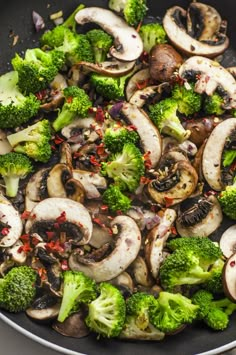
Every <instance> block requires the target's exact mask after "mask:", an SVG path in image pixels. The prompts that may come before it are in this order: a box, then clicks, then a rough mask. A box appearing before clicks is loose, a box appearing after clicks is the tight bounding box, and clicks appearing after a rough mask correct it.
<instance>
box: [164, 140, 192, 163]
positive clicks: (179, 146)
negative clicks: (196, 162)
mask: <svg viewBox="0 0 236 355" xmlns="http://www.w3.org/2000/svg"><path fill="white" fill-rule="evenodd" d="M162 146H163V147H162V151H163V154H164V155H165V154H166V153H169V154H168V155H173V153H172V152H179V153H180V154H181V152H182V154H181V155H180V154H179V157H181V159H180V158H178V160H188V158H187V156H189V157H194V156H195V155H196V154H197V147H196V145H195V144H194V143H193V142H192V141H190V140H188V139H187V140H186V141H184V142H183V143H180V142H179V141H177V140H176V139H175V138H173V137H164V138H163V139H162ZM174 154H175V155H176V154H177V153H174Z"/></svg>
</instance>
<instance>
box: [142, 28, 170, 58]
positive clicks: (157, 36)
mask: <svg viewBox="0 0 236 355" xmlns="http://www.w3.org/2000/svg"><path fill="white" fill-rule="evenodd" d="M139 34H140V37H141V38H142V41H143V49H144V51H145V52H147V53H149V52H150V50H151V49H152V47H153V46H155V45H156V44H163V43H166V42H167V35H166V31H165V30H164V27H163V26H162V25H161V24H159V23H147V24H144V25H142V26H141V27H140V30H139Z"/></svg>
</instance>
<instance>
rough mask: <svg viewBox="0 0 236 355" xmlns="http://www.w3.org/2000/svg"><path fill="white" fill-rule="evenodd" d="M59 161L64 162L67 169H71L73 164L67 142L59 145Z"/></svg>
mask: <svg viewBox="0 0 236 355" xmlns="http://www.w3.org/2000/svg"><path fill="white" fill-rule="evenodd" d="M60 155H61V159H60V163H61V164H66V166H67V167H68V169H69V171H72V168H73V164H72V153H71V146H70V144H69V143H67V142H63V143H62V144H61V146H60Z"/></svg>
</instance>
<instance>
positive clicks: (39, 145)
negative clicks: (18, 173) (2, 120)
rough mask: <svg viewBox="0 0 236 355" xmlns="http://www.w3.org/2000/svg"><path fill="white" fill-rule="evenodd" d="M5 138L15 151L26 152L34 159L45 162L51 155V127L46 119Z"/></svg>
mask: <svg viewBox="0 0 236 355" xmlns="http://www.w3.org/2000/svg"><path fill="white" fill-rule="evenodd" d="M7 139H8V141H9V143H10V144H11V146H12V148H13V150H14V151H15V152H17V153H23V154H26V155H27V156H28V157H30V158H32V159H34V160H35V161H40V162H42V163H46V162H47V161H48V160H49V158H50V157H51V154H52V149H51V145H50V139H51V129H50V124H49V121H48V120H46V119H43V120H42V121H38V122H36V123H35V124H33V125H31V126H28V127H27V128H25V129H23V130H21V131H19V132H16V133H13V134H10V135H8V136H7Z"/></svg>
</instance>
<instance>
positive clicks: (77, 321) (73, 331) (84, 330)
mask: <svg viewBox="0 0 236 355" xmlns="http://www.w3.org/2000/svg"><path fill="white" fill-rule="evenodd" d="M85 316H86V314H85V312H84V311H83V310H81V309H80V310H79V312H76V313H73V314H72V315H70V316H69V317H68V318H66V319H65V320H64V322H57V321H56V322H55V323H53V325H52V327H53V329H54V330H55V331H56V332H58V333H59V334H61V335H64V336H66V337H72V338H83V337H85V336H87V335H88V334H89V332H90V331H89V329H88V327H87V326H86V323H85V321H84V319H85Z"/></svg>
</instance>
